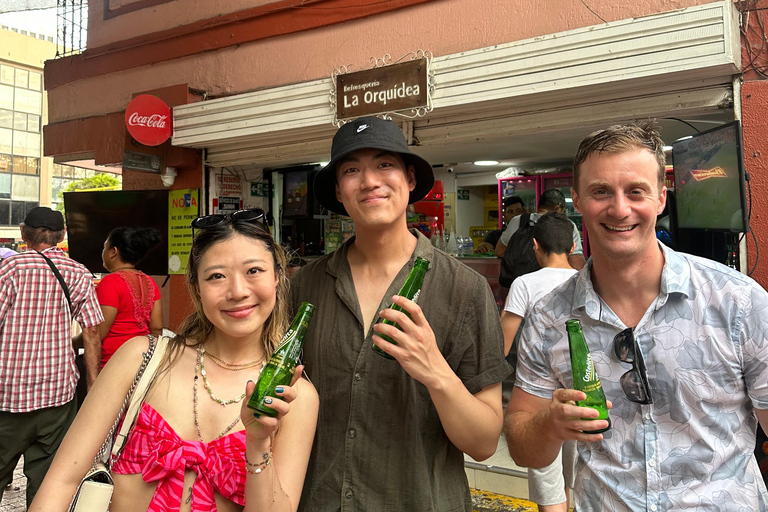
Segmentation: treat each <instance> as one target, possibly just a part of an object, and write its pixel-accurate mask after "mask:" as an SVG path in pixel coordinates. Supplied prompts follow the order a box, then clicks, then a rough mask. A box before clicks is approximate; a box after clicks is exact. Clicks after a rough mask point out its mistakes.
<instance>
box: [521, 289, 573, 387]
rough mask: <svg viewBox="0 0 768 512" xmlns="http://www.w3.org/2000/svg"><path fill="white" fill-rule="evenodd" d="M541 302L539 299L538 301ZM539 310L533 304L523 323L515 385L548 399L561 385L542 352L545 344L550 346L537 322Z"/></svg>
mask: <svg viewBox="0 0 768 512" xmlns="http://www.w3.org/2000/svg"><path fill="white" fill-rule="evenodd" d="M538 304H541V301H539V302H538ZM540 314H541V310H540V309H539V308H538V307H536V306H534V308H533V310H532V311H531V315H530V318H529V320H528V321H526V322H525V324H524V325H523V332H522V334H521V336H520V346H519V347H518V351H517V374H516V380H515V385H516V386H517V387H519V388H520V389H522V390H523V391H525V392H526V393H530V394H531V395H534V396H537V397H539V398H545V399H550V398H552V393H554V392H555V390H556V389H558V388H560V387H562V386H561V385H560V382H559V381H558V380H557V378H556V376H555V374H554V372H553V370H552V367H551V365H550V363H549V361H548V359H547V357H546V354H545V353H544V350H543V347H544V345H545V344H547V345H548V346H550V347H551V346H552V344H551V343H549V341H550V340H547V339H546V336H545V334H544V333H545V332H549V331H552V332H555V330H554V329H550V330H546V331H543V330H542V329H541V324H540V323H539V322H537V315H540Z"/></svg>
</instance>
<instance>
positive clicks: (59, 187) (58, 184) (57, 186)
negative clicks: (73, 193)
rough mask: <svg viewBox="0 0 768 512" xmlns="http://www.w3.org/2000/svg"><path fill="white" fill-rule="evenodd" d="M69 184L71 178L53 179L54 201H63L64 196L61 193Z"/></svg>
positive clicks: (52, 198)
mask: <svg viewBox="0 0 768 512" xmlns="http://www.w3.org/2000/svg"><path fill="white" fill-rule="evenodd" d="M68 184H69V180H65V179H63V178H53V179H52V180H51V200H52V201H53V202H61V201H62V197H61V196H60V195H59V194H61V193H62V192H64V189H65V188H66V187H67V185H68Z"/></svg>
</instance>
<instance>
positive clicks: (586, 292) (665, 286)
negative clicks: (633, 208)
mask: <svg viewBox="0 0 768 512" xmlns="http://www.w3.org/2000/svg"><path fill="white" fill-rule="evenodd" d="M657 243H658V244H659V247H660V248H661V251H662V253H664V267H663V268H662V270H661V291H660V293H659V305H661V304H664V303H666V302H667V300H668V299H669V298H670V297H676V298H678V297H679V298H684V299H687V298H689V297H690V296H691V295H692V294H693V290H692V288H691V287H692V285H691V273H690V268H689V266H688V264H687V262H686V260H685V258H684V257H683V256H681V255H680V254H678V253H677V252H676V251H674V250H672V249H670V248H669V247H667V246H666V245H664V244H663V243H661V242H658V241H657ZM599 304H600V298H599V297H598V296H597V292H596V291H595V288H594V286H593V285H592V258H589V260H587V264H586V265H584V268H583V269H581V270H580V271H579V276H578V278H577V279H576V286H575V289H574V293H573V309H572V310H573V311H574V312H575V311H576V310H578V309H582V310H584V311H585V312H586V313H587V314H588V315H589V316H591V317H594V318H596V317H597V316H598V312H597V310H598V307H599Z"/></svg>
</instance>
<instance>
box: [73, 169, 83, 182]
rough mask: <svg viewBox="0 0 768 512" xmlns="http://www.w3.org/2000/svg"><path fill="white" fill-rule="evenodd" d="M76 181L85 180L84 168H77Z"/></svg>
mask: <svg viewBox="0 0 768 512" xmlns="http://www.w3.org/2000/svg"><path fill="white" fill-rule="evenodd" d="M75 179H78V180H84V179H85V169H83V168H82V167H75Z"/></svg>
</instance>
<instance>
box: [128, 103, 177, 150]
mask: <svg viewBox="0 0 768 512" xmlns="http://www.w3.org/2000/svg"><path fill="white" fill-rule="evenodd" d="M125 125H126V127H127V128H128V133H130V134H131V136H132V137H133V138H134V139H136V140H137V141H138V142H140V143H141V144H144V145H145V146H159V145H160V144H162V143H163V142H165V141H166V140H168V138H169V137H170V136H171V108H170V107H169V106H168V105H166V104H165V102H164V101H163V100H161V99H160V98H158V97H157V96H153V95H151V94H141V95H139V96H136V97H135V98H133V99H132V100H131V102H130V103H129V104H128V108H127V109H126V110H125Z"/></svg>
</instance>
